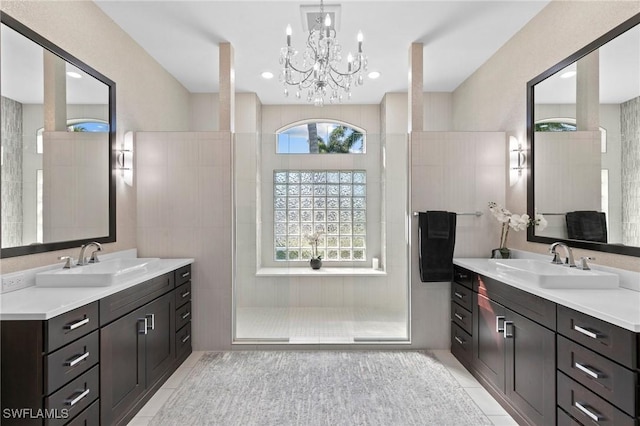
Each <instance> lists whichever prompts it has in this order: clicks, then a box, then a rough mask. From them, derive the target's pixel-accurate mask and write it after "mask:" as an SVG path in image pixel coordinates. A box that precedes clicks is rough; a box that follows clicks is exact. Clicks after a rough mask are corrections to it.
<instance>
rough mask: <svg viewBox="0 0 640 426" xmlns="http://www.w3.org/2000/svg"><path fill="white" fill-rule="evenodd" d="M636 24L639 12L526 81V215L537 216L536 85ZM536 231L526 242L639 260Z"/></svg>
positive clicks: (616, 248) (629, 251) (631, 251)
mask: <svg viewBox="0 0 640 426" xmlns="http://www.w3.org/2000/svg"><path fill="white" fill-rule="evenodd" d="M636 25H640V13H638V14H636V15H634V16H633V17H631V18H630V19H628V20H626V21H625V22H623V23H622V24H620V25H618V26H617V27H615V28H614V29H612V30H611V31H609V32H607V33H605V34H604V35H602V36H601V37H599V38H597V39H596V40H594V41H593V42H591V43H589V44H588V45H586V46H585V47H583V48H582V49H580V50H578V51H577V52H576V53H574V54H573V55H571V56H569V57H567V58H566V59H563V60H562V61H560V62H558V63H557V64H556V65H554V66H552V67H551V68H549V69H548V70H546V71H544V72H543V73H541V74H540V75H538V76H537V77H535V78H533V79H532V80H530V81H529V82H527V139H528V152H527V158H528V160H527V162H528V163H529V166H528V171H529V174H528V179H527V213H528V214H529V216H530V217H535V193H534V189H535V186H534V180H535V172H534V164H535V162H534V161H535V152H534V146H535V140H534V133H535V132H534V118H535V117H534V107H535V96H534V88H535V85H536V84H538V83H540V82H542V81H543V80H545V79H546V78H548V77H550V76H551V75H553V74H555V73H557V72H559V71H560V70H562V69H563V68H565V67H567V66H568V65H570V64H572V63H574V62H576V61H577V60H578V59H580V58H582V57H584V56H586V55H588V54H589V53H591V52H593V51H594V50H596V49H598V48H600V47H601V46H603V45H604V44H606V43H608V42H609V41H611V40H613V39H614V38H616V37H618V36H619V35H621V34H622V33H624V32H626V31H628V30H630V29H631V28H633V27H635V26H636ZM534 228H535V227H533V226H530V227H528V228H527V241H531V242H535V243H547V244H551V243H554V242H556V241H562V242H564V243H566V244H568V245H570V246H571V247H577V248H582V249H587V250H594V251H602V252H607V253H616V254H623V255H627V256H635V257H640V247H635V246H624V245H617V244H608V243H597V242H590V241H581V240H569V239H562V238H551V237H543V236H538V235H535V229H534Z"/></svg>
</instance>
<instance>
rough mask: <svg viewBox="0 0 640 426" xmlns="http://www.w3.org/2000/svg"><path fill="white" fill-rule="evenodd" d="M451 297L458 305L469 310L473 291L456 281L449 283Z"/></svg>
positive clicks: (471, 304)
mask: <svg viewBox="0 0 640 426" xmlns="http://www.w3.org/2000/svg"><path fill="white" fill-rule="evenodd" d="M451 299H452V300H453V301H454V302H456V303H457V304H458V305H460V306H462V307H463V308H465V309H466V310H467V311H471V309H472V306H473V291H472V290H471V289H469V288H467V287H465V286H463V285H461V284H458V283H456V282H453V283H451Z"/></svg>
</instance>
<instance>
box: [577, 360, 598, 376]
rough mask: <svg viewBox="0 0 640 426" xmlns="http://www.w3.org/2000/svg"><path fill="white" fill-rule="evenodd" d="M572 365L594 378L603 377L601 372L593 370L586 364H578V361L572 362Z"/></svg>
mask: <svg viewBox="0 0 640 426" xmlns="http://www.w3.org/2000/svg"><path fill="white" fill-rule="evenodd" d="M573 366H574V367H575V368H577V369H578V370H580V371H582V372H584V373H587V374H588V375H589V376H591V377H593V378H594V379H600V378H602V377H604V376H603V375H602V373H600V372H599V371H597V370H593V369H591V368H589V367H587V366H586V365H583V364H580V363H579V362H574V363H573Z"/></svg>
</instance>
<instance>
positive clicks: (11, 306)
mask: <svg viewBox="0 0 640 426" xmlns="http://www.w3.org/2000/svg"><path fill="white" fill-rule="evenodd" d="M191 263H193V259H160V261H159V263H158V264H157V265H156V267H155V268H153V269H152V270H149V271H147V272H145V273H143V274H140V275H136V276H135V277H131V279H128V280H126V281H123V282H121V283H116V284H113V285H111V286H107V287H59V288H49V287H36V286H30V287H27V288H23V289H21V290H17V291H12V292H10V293H4V294H2V295H0V320H2V321H7V320H14V321H15V320H48V319H50V318H53V317H55V316H57V315H60V314H63V313H65V312H69V311H71V310H73V309H76V308H79V307H81V306H83V305H86V304H88V303H91V302H95V301H96V300H99V299H102V298H103V297H107V296H110V295H112V294H114V293H117V292H119V291H122V290H125V289H127V288H129V287H133V286H135V285H138V284H140V283H142V282H145V281H148V280H150V279H152V278H155V277H158V276H160V275H162V274H166V273H167V272H171V271H173V270H175V269H178V268H181V267H183V266H186V265H189V264H191ZM58 267H60V266H58Z"/></svg>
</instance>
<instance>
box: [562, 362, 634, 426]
mask: <svg viewBox="0 0 640 426" xmlns="http://www.w3.org/2000/svg"><path fill="white" fill-rule="evenodd" d="M558 405H559V406H560V407H561V408H562V409H563V410H565V411H566V412H567V413H569V414H570V415H571V416H572V417H574V418H576V419H577V420H578V421H579V422H580V423H582V424H585V425H591V424H597V425H615V426H637V422H636V420H635V419H634V418H632V417H630V416H628V415H626V414H625V413H624V412H622V411H620V410H619V409H617V408H616V407H614V406H613V405H611V404H609V403H608V402H607V401H605V400H604V399H602V398H600V397H599V396H597V395H596V394H594V393H593V392H591V391H590V390H588V389H587V388H585V387H584V386H582V385H581V384H579V383H578V382H575V381H573V380H571V379H570V378H569V377H567V376H566V375H564V373H562V372H560V371H559V372H558Z"/></svg>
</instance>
